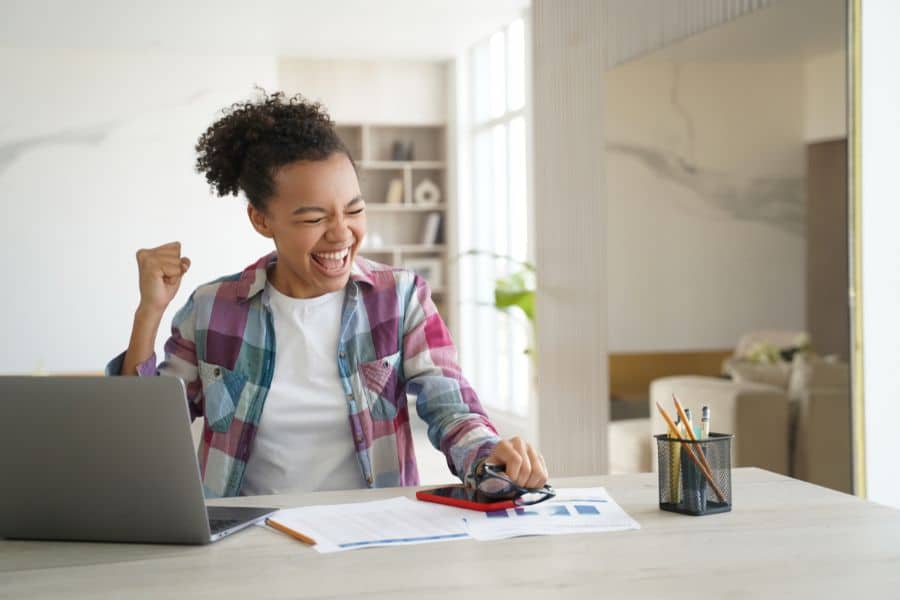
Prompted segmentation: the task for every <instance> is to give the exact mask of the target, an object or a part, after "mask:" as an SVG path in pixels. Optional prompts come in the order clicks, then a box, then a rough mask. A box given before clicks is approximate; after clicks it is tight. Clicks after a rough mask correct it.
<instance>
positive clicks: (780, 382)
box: [725, 359, 791, 390]
mask: <svg viewBox="0 0 900 600" xmlns="http://www.w3.org/2000/svg"><path fill="white" fill-rule="evenodd" d="M725 369H726V375H730V376H731V378H732V379H734V381H735V382H737V383H763V384H766V385H772V386H775V387H777V388H779V389H782V390H786V389H788V383H789V382H790V378H791V364H790V363H787V362H782V361H779V362H775V363H757V362H752V361H749V360H739V359H731V360H728V361H726V364H725Z"/></svg>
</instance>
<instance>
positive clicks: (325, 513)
mask: <svg viewBox="0 0 900 600" xmlns="http://www.w3.org/2000/svg"><path fill="white" fill-rule="evenodd" d="M463 512H465V511H463V510H462V509H458V508H452V507H449V506H442V505H439V504H434V503H430V502H420V501H418V500H410V499H409V498H405V497H402V496H400V497H397V498H390V499H388V500H374V501H371V502H354V503H348V504H332V505H325V506H321V505H320V506H302V507H297V508H288V509H285V510H280V511H278V512H277V513H275V514H274V515H272V517H271V518H272V520H273V521H275V522H277V523H279V524H281V525H284V526H286V527H287V528H289V529H293V530H294V531H299V532H300V533H303V534H304V535H306V536H308V537H311V538H312V539H314V540H315V541H316V544H315V546H313V547H314V548H315V549H316V550H317V551H318V552H321V553H322V554H330V553H332V552H344V551H347V550H359V549H363V548H373V547H375V546H400V545H409V544H429V543H433V542H449V541H454V540H461V539H465V538H467V537H468V533H466V529H465V525H464V522H463V519H462V516H463V515H462V513H463Z"/></svg>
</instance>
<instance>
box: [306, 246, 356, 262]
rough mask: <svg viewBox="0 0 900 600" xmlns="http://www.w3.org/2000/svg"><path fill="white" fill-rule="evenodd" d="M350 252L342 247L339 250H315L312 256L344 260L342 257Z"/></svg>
mask: <svg viewBox="0 0 900 600" xmlns="http://www.w3.org/2000/svg"><path fill="white" fill-rule="evenodd" d="M349 253H350V249H349V248H344V249H343V250H341V251H340V252H315V253H314V254H313V256H317V257H319V258H324V259H326V260H344V257H346V256H347V254H349Z"/></svg>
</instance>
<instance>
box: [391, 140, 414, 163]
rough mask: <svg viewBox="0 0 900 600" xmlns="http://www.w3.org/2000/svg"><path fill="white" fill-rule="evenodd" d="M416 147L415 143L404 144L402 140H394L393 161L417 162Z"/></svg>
mask: <svg viewBox="0 0 900 600" xmlns="http://www.w3.org/2000/svg"><path fill="white" fill-rule="evenodd" d="M415 156H416V146H415V143H413V142H409V143H407V144H404V143H403V142H402V141H400V140H394V142H393V143H392V144H391V160H398V161H402V160H415Z"/></svg>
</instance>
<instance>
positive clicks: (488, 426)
mask: <svg viewBox="0 0 900 600" xmlns="http://www.w3.org/2000/svg"><path fill="white" fill-rule="evenodd" d="M403 357H404V358H403V371H404V375H405V377H406V389H407V391H408V392H409V393H410V394H414V395H415V396H416V412H417V413H418V414H419V416H420V417H421V418H422V419H423V420H424V421H425V422H426V423H427V424H428V438H429V440H430V441H431V444H432V445H433V446H434V447H435V448H437V449H438V450H440V451H441V452H443V453H444V455H445V456H446V458H447V466H448V467H449V468H450V470H451V472H452V473H453V474H454V475H456V476H457V477H459V478H460V479H463V480H465V477H466V475H467V474H469V473H470V471H471V470H472V469H473V468H474V466H475V464H476V463H477V462H478V461H479V460H480V459H482V458H484V457H486V456H487V455H488V454H490V452H491V450H493V448H494V446H496V445H497V443H498V442H499V441H500V437H499V436H498V435H497V430H496V428H495V427H494V425H493V424H492V423H491V421H490V419H489V418H488V416H487V413H485V411H484V408H483V407H482V406H481V403H480V402H479V400H478V396H477V395H476V393H475V390H474V389H472V387H471V385H470V384H469V382H468V381H467V380H466V379H465V377H463V375H462V373H461V370H460V368H459V364H458V363H457V359H456V348H455V346H454V345H453V341H452V339H451V337H450V332H449V330H448V329H447V326H446V325H445V324H444V321H443V320H442V319H441V317H440V315H439V314H438V312H437V309H436V308H435V306H434V303H433V301H432V300H431V292H430V290H429V289H428V284H427V283H426V282H425V280H424V279H422V278H421V277H419V276H417V275H415V276H414V279H413V289H412V293H411V294H410V297H409V301H408V303H407V307H406V314H405V320H404V338H403Z"/></svg>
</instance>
